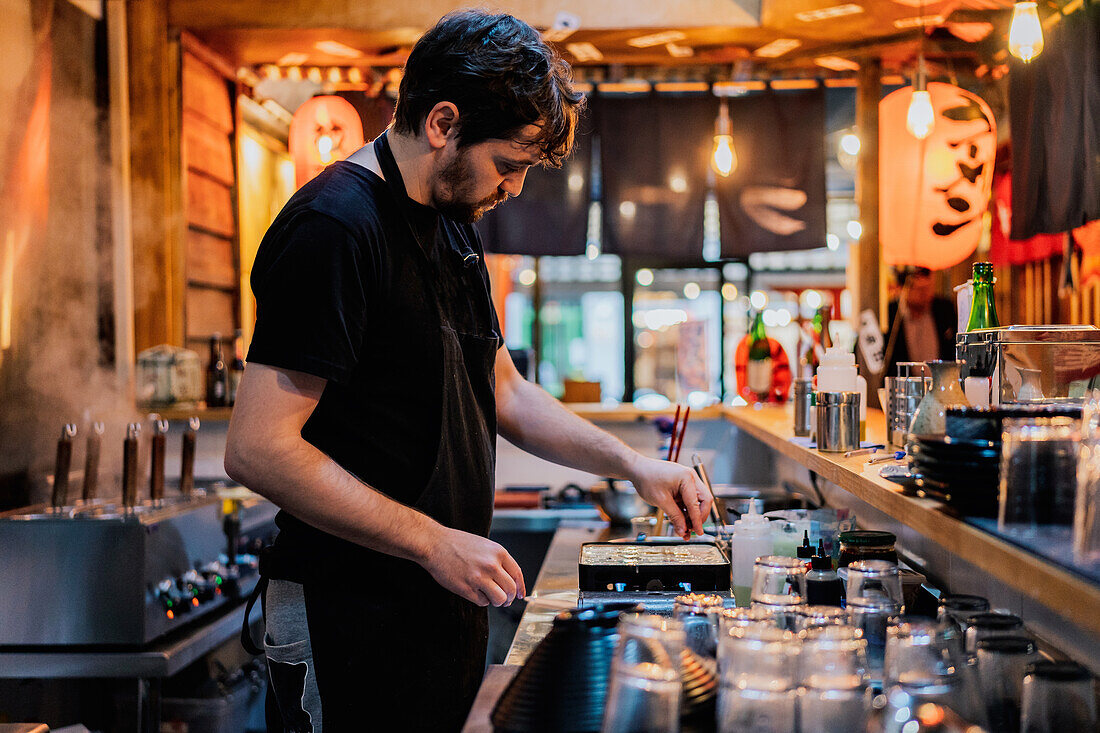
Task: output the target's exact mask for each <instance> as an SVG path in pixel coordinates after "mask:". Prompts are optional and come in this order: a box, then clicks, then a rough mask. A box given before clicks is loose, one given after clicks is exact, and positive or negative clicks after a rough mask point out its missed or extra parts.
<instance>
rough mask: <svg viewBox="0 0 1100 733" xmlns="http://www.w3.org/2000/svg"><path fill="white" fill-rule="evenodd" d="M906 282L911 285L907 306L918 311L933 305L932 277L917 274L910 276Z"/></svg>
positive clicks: (907, 296)
mask: <svg viewBox="0 0 1100 733" xmlns="http://www.w3.org/2000/svg"><path fill="white" fill-rule="evenodd" d="M905 282H906V284H908V285H909V292H908V294H906V304H907V305H908V306H909V307H910V308H912V309H914V310H918V311H923V310H925V309H927V308H928V306H929V305H931V303H932V294H933V293H932V276H931V275H924V274H922V273H915V274H912V275H910V276H909V277H908V279H906V281H905Z"/></svg>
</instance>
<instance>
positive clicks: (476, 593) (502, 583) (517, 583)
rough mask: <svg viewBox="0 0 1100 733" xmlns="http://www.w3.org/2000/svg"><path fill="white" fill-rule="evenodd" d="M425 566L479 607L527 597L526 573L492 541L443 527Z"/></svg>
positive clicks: (447, 587) (446, 584) (441, 580)
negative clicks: (524, 577) (524, 574)
mask: <svg viewBox="0 0 1100 733" xmlns="http://www.w3.org/2000/svg"><path fill="white" fill-rule="evenodd" d="M433 540H435V541H434V542H433V544H432V546H431V547H430V548H428V550H427V552H426V553H425V557H424V560H422V561H421V563H420V564H421V566H423V568H424V569H425V570H427V571H428V572H429V573H431V575H432V577H433V578H435V581H436V582H437V583H439V584H440V585H441V586H443V587H444V588H446V589H447V590H449V591H451V592H452V593H454V594H455V595H458V596H461V597H462V598H465V599H466V600H467V601H469V602H470V603H476V604H477V605H479V606H489V605H493V606H507V605H510V604H511V603H512V601H514V600H516V599H517V598H519V599H522V598H523V597H524V596H525V595H527V588H526V587H525V586H524V584H523V573H522V572H521V571H520V569H519V565H518V564H517V563H516V561H515V560H513V559H512V556H511V555H509V554H508V551H507V550H505V549H504V548H503V547H501V546H500V545H498V544H497V543H496V542H493V541H492V540H488V539H485V538H484V537H479V536H478V535H475V534H470V533H469V532H462V531H459V530H457V529H450V528H448V527H440V532H439V534H438V536H437V537H435V538H433Z"/></svg>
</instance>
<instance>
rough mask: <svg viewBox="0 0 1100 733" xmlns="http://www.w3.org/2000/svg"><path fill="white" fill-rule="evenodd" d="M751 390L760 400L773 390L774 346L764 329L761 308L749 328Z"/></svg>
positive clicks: (749, 377) (764, 398)
mask: <svg viewBox="0 0 1100 733" xmlns="http://www.w3.org/2000/svg"><path fill="white" fill-rule="evenodd" d="M747 370H748V374H747V375H746V376H747V380H746V381H747V382H748V385H749V390H750V391H751V392H752V393H753V394H754V395H756V398H757V399H759V400H766V399H768V396H769V395H770V394H771V391H772V347H771V344H770V343H769V342H768V334H767V332H766V331H765V330H764V312H763V311H762V310H759V311H757V312H756V317H755V318H753V320H752V328H750V329H749V362H748V364H747Z"/></svg>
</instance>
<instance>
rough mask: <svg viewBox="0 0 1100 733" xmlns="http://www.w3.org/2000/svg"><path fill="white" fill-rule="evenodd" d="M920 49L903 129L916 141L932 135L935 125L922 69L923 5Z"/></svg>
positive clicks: (930, 96) (934, 116) (921, 6)
mask: <svg viewBox="0 0 1100 733" xmlns="http://www.w3.org/2000/svg"><path fill="white" fill-rule="evenodd" d="M920 18H921V23H920V49H919V50H918V52H917V81H916V84H914V86H913V97H912V98H911V99H910V100H909V111H908V112H907V113H906V115H905V127H906V129H908V130H909V133H910V134H911V135H912V136H913V137H915V138H916V139H918V140H923V139H924V138H926V137H928V136H929V135H931V134H932V127H933V126H934V125H935V124H936V112H935V110H934V109H932V95H931V94H929V93H928V78H927V75H926V73H925V69H924V3H923V2H921V5H920Z"/></svg>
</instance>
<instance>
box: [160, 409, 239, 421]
mask: <svg viewBox="0 0 1100 733" xmlns="http://www.w3.org/2000/svg"><path fill="white" fill-rule="evenodd" d="M148 412H155V413H157V414H158V415H160V416H161V417H163V418H164V419H165V420H187V419H189V418H192V417H197V418H198V419H199V420H202V421H203V422H229V416H230V415H231V414H232V413H233V408H232V407H161V408H159V409H158V408H149V410H148Z"/></svg>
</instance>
